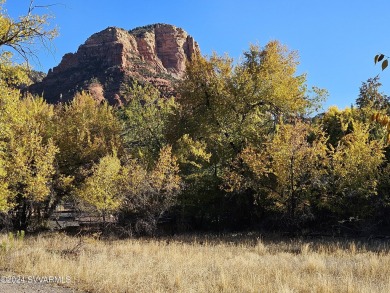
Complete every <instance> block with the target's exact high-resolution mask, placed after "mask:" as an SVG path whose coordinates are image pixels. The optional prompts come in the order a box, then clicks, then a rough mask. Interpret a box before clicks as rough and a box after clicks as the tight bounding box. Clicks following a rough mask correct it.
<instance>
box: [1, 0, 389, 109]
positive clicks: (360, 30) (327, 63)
mask: <svg viewBox="0 0 390 293" xmlns="http://www.w3.org/2000/svg"><path fill="white" fill-rule="evenodd" d="M28 4H29V0H8V1H7V3H6V5H5V7H6V8H7V10H8V13H9V14H10V15H12V16H18V15H21V14H23V13H25V12H26V10H27V7H28ZM35 4H36V5H47V4H56V5H55V6H51V7H50V8H46V9H42V8H41V9H40V10H37V12H42V13H50V14H52V15H53V16H55V18H54V19H53V20H52V23H53V24H54V25H56V26H57V27H58V28H59V33H60V34H59V36H58V37H57V38H56V39H55V40H54V47H55V51H54V52H53V53H52V54H49V53H48V52H47V51H44V50H43V49H42V51H40V53H39V55H38V56H39V59H40V63H41V65H36V66H35V68H36V69H38V70H41V71H45V72H47V70H48V69H49V68H51V67H54V66H56V65H57V64H58V63H59V62H60V61H61V58H62V56H63V55H64V54H65V53H68V52H75V51H77V48H78V46H79V45H81V44H82V43H84V42H85V40H86V39H87V38H88V37H89V36H90V35H91V34H93V33H95V32H98V31H100V30H103V29H105V28H106V27H108V26H117V27H121V28H124V29H132V28H134V27H137V26H142V25H147V24H151V23H158V22H161V23H168V24H173V25H176V26H178V27H182V28H183V29H184V30H186V31H187V32H188V33H189V34H191V35H192V36H193V37H194V38H195V40H196V41H198V43H199V45H200V48H201V51H202V53H203V54H205V55H210V54H211V53H212V52H213V51H215V52H216V53H217V54H224V53H227V54H229V56H231V57H233V58H234V59H238V58H239V57H240V56H241V55H242V52H243V51H244V50H246V49H247V48H248V47H249V45H250V44H251V43H257V44H259V45H261V46H263V45H265V44H266V43H267V42H268V41H270V40H274V39H276V40H279V41H280V42H281V43H283V44H285V45H287V46H288V47H289V49H291V50H297V51H298V52H299V55H300V61H301V64H300V66H299V69H298V71H299V73H303V72H304V73H307V76H308V85H309V86H313V85H315V86H318V87H321V88H325V89H327V90H328V91H329V94H330V96H329V98H328V100H327V101H326V103H325V104H324V108H325V109H326V108H327V107H328V106H330V105H337V106H339V107H340V108H344V107H345V106H349V105H351V103H353V102H354V101H355V99H356V97H357V95H358V93H359V87H360V85H361V83H362V82H363V81H366V80H367V79H368V78H370V77H374V76H375V75H377V74H378V73H380V72H381V70H380V68H379V66H374V63H373V59H374V56H375V54H377V53H379V52H383V53H385V54H387V55H390V16H389V15H390V1H388V0H370V1H368V0H364V1H363V0H327V1H320V0H272V1H271V0H269V1H268V0H267V1H266V0H257V1H256V0H239V1H232V0H208V1H206V0H200V1H199V0H193V1H179V0H173V1H168V0H164V1H163V0H144V1H141V0H138V1H133V0H110V1H104V0H102V1H97V0H35ZM381 82H382V84H383V87H382V91H383V92H384V93H387V94H389V95H390V69H388V70H387V71H385V72H383V73H381Z"/></svg>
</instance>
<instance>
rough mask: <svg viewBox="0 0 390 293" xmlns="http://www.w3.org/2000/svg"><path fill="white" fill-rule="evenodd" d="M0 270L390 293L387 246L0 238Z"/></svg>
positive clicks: (136, 288)
mask: <svg viewBox="0 0 390 293" xmlns="http://www.w3.org/2000/svg"><path fill="white" fill-rule="evenodd" d="M0 245H1V251H0V270H6V271H9V272H13V273H14V274H20V275H34V276H53V275H55V276H70V277H71V282H70V283H69V284H68V286H70V287H73V288H78V289H81V290H84V291H87V292H105V293H106V292H367V293H372V292H390V244H389V243H385V242H369V243H368V242H367V243H361V242H357V241H336V240H332V241H325V240H313V241H308V240H299V239H295V240H280V239H279V240H271V239H268V240H266V239H262V238H261V237H258V236H255V235H250V234H249V235H245V236H242V235H234V234H231V235H228V236H225V237H216V236H179V237H175V238H173V239H129V240H99V239H96V237H95V238H94V237H70V236H66V235H63V234H47V235H40V236H33V237H26V238H25V239H24V240H23V239H19V240H17V239H12V238H11V237H10V236H9V235H1V236H0Z"/></svg>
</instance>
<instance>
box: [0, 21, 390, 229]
mask: <svg viewBox="0 0 390 293" xmlns="http://www.w3.org/2000/svg"><path fill="white" fill-rule="evenodd" d="M0 20H1V22H0V34H1V35H4V37H3V43H0V47H1V46H2V45H10V46H11V47H15V46H16V48H21V47H19V44H21V45H22V44H23V41H24V40H25V39H33V38H34V37H36V36H34V32H36V30H35V31H28V30H27V31H26V33H25V34H26V37H25V39H23V40H18V39H15V38H13V39H12V42H11V41H7V39H5V37H6V35H5V33H4V32H6V31H11V32H12V29H14V30H17V29H20V30H23V29H25V28H24V26H17V27H16V28H13V27H12V22H11V21H10V20H9V19H8V18H7V17H6V16H5V15H1V16H0ZM21 21H22V22H23V21H26V20H25V19H23V18H22V19H21ZM29 21H32V22H35V23H36V24H37V25H40V26H38V27H37V29H39V34H38V35H37V36H38V37H40V38H41V37H43V36H45V35H46V36H47V37H49V38H50V37H51V36H52V35H53V31H50V30H47V31H45V30H44V28H43V27H42V24H44V23H45V21H46V19H45V18H43V19H42V18H32V19H31V17H30V19H29ZM10 27H11V30H10ZM28 34H30V35H28ZM10 42H11V43H10ZM24 52H25V51H24ZM243 56H244V57H243V60H242V61H241V62H238V63H233V60H232V59H231V58H229V57H227V56H224V57H221V56H217V55H213V56H211V57H209V58H206V57H204V56H200V55H198V56H195V57H194V58H193V59H192V60H191V61H189V62H188V64H187V69H186V75H185V77H184V79H183V80H182V81H180V82H178V84H177V85H176V87H177V92H178V93H179V95H178V97H176V98H163V97H161V96H160V94H159V92H158V91H157V90H156V89H155V88H153V87H152V86H150V85H147V84H137V83H133V84H124V85H123V86H122V87H121V88H122V89H123V91H122V100H123V101H124V103H123V105H121V106H120V107H113V106H110V105H108V104H107V103H106V102H105V101H104V100H102V98H101V96H102V95H104V93H102V92H101V91H99V92H98V94H97V93H96V91H92V90H91V91H90V92H82V93H79V94H77V95H76V96H75V97H74V99H73V100H72V101H71V102H70V103H67V104H57V105H50V104H47V103H46V102H45V101H44V100H43V99H42V98H41V97H37V96H32V95H30V94H28V93H22V92H21V90H20V88H21V87H20V86H21V85H22V84H26V83H28V78H27V76H28V72H29V68H28V67H26V66H21V65H16V64H13V63H12V59H11V56H10V53H9V52H7V51H3V53H2V55H1V59H0V211H1V216H2V220H3V221H2V226H7V225H8V226H11V227H12V228H13V229H17V230H34V229H38V228H42V227H45V226H46V225H47V221H48V219H49V218H50V216H51V215H52V213H53V212H54V210H55V209H56V207H57V206H59V205H60V204H62V203H64V202H70V201H71V202H74V203H75V204H76V205H77V206H78V207H79V208H80V209H81V210H88V211H94V212H95V213H98V214H99V215H100V216H101V218H102V221H103V222H106V221H107V219H108V217H114V218H115V221H116V223H117V225H120V226H123V227H126V228H127V229H129V230H131V231H135V232H139V233H154V232H155V231H156V229H157V228H158V223H159V221H160V220H161V219H162V218H169V219H171V221H172V223H171V224H172V225H173V226H174V227H175V228H176V229H177V230H181V231H187V230H194V229H216V230H231V229H258V228H261V229H270V230H273V229H288V230H295V231H303V230H306V229H309V230H312V231H315V230H334V229H335V228H340V227H346V228H348V229H351V231H358V232H362V231H370V232H374V231H379V230H383V229H386V228H388V227H389V224H390V220H389V218H388V213H389V211H390V209H389V203H390V194H389V190H390V179H389V175H390V167H389V164H388V160H389V149H388V147H387V144H388V136H389V135H388V132H389V128H388V126H387V125H388V124H389V121H388V120H387V121H386V117H387V115H388V114H389V113H390V103H389V98H388V96H386V95H384V94H382V93H381V92H380V82H379V79H378V78H374V79H369V80H368V81H367V82H365V83H363V84H362V87H361V89H360V94H359V96H358V97H357V99H356V106H351V107H350V108H346V109H344V110H339V109H337V108H336V107H331V108H330V109H328V110H327V111H326V112H325V113H323V114H320V115H317V116H315V118H311V117H312V116H313V113H315V112H316V111H318V109H319V108H320V106H321V103H322V101H323V100H324V98H326V95H327V93H326V91H325V90H321V89H318V88H312V89H308V87H307V84H306V76H305V75H297V74H296V69H297V66H298V63H299V62H298V56H297V53H296V52H291V51H289V50H288V49H287V48H286V47H285V46H283V45H281V44H280V43H279V42H277V41H272V42H269V43H268V44H267V45H266V46H265V47H262V48H261V47H258V46H251V47H250V48H249V49H248V51H246V52H244V54H243ZM378 117H382V118H381V119H379V118H378ZM383 117H384V118H383ZM378 121H379V122H381V121H382V122H383V121H385V122H386V123H378Z"/></svg>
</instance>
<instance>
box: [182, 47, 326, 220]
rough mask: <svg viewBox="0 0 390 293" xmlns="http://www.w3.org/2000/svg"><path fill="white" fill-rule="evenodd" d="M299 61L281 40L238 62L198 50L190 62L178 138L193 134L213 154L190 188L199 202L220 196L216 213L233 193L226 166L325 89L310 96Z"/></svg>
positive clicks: (303, 109)
mask: <svg viewBox="0 0 390 293" xmlns="http://www.w3.org/2000/svg"><path fill="white" fill-rule="evenodd" d="M297 65H298V59H297V54H296V53H295V52H290V51H289V50H288V49H287V48H286V47H285V46H283V45H281V44H280V43H278V42H276V41H273V42H270V43H268V44H267V45H266V46H265V47H264V48H259V47H258V46H251V47H250V49H249V50H248V51H247V52H245V53H244V59H243V61H242V62H240V63H239V64H238V65H236V66H233V60H232V59H230V58H229V57H227V56H225V57H219V56H217V55H215V54H214V55H213V56H211V57H210V58H208V59H207V58H205V57H202V56H195V57H194V58H193V59H192V60H191V62H189V64H188V66H187V69H186V75H185V78H184V80H183V81H182V82H181V83H180V84H179V87H178V91H179V92H180V99H178V102H179V104H180V106H181V109H182V111H181V118H180V121H179V122H178V128H177V129H178V130H177V134H178V137H177V138H178V139H179V138H180V137H181V136H183V135H188V137H189V138H190V139H191V140H192V141H194V142H195V143H201V144H204V145H205V151H206V153H210V155H211V156H210V158H209V160H208V161H207V162H206V161H204V162H203V163H204V165H203V172H201V173H202V174H204V175H205V176H203V177H202V180H203V184H202V183H201V182H199V181H198V182H197V183H196V184H193V183H190V182H187V183H189V184H190V186H192V188H188V189H187V191H191V192H192V193H193V194H194V196H193V198H197V199H196V200H197V201H198V202H199V199H200V198H199V195H200V194H203V195H204V196H203V201H202V200H201V202H204V203H205V204H204V206H210V207H213V206H214V205H213V203H212V202H213V200H211V202H210V199H212V198H214V199H215V200H214V203H215V206H214V211H210V213H215V211H216V210H217V209H218V208H217V206H222V204H220V203H221V202H224V201H225V200H226V199H228V198H230V199H231V198H232V197H231V196H225V193H224V191H222V190H221V188H220V186H221V185H223V176H224V172H225V171H224V170H225V169H226V168H230V167H229V166H230V165H231V164H232V162H233V161H235V160H236V158H237V156H239V155H240V153H241V151H242V150H243V149H245V147H247V146H248V145H249V144H251V145H258V146H260V145H261V144H262V143H263V142H264V141H265V140H266V138H267V136H268V135H269V134H270V133H273V132H274V131H275V129H276V125H277V124H278V123H279V122H280V121H288V120H290V119H295V118H296V117H301V116H304V115H305V114H306V113H307V112H308V110H309V109H310V108H312V107H314V106H315V105H316V102H317V101H318V100H320V99H321V98H322V97H323V95H324V94H325V92H323V91H317V90H316V94H318V95H317V96H316V97H315V98H314V99H312V98H310V97H309V95H308V92H307V89H306V77H305V75H297V74H296V69H297ZM206 174H207V175H206ZM248 196H249V198H248V199H247V200H244V201H245V204H247V205H249V206H250V205H251V204H250V203H249V202H251V201H252V202H253V200H251V197H252V196H251V195H248ZM189 197H191V196H189ZM201 205H202V204H201ZM235 205H236V203H234V202H231V203H227V206H230V207H232V206H235ZM205 213H209V212H208V211H206V212H205Z"/></svg>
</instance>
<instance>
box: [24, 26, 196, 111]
mask: <svg viewBox="0 0 390 293" xmlns="http://www.w3.org/2000/svg"><path fill="white" fill-rule="evenodd" d="M197 53H199V46H198V44H197V43H196V42H195V41H194V39H193V38H192V37H191V36H190V35H188V34H187V33H186V32H185V31H184V30H183V29H181V28H178V27H175V26H172V25H167V24H154V25H148V26H144V27H139V28H135V29H133V30H130V31H126V30H124V29H121V28H116V27H109V28H107V29H105V30H103V31H101V32H98V33H96V34H93V35H92V36H91V37H89V38H88V39H87V40H86V42H85V43H84V44H83V45H81V46H80V47H79V48H78V50H77V52H76V53H68V54H65V55H64V56H63V58H62V61H61V62H60V64H59V65H58V66H56V67H54V68H53V69H52V70H49V72H48V74H47V76H46V77H45V78H44V79H43V80H42V82H39V83H36V84H34V85H32V86H31V87H30V91H31V92H33V93H38V94H43V96H44V98H45V99H46V100H47V101H49V102H51V103H56V102H59V101H63V102H65V101H68V100H70V99H72V98H73V96H74V94H75V93H76V92H78V91H80V90H87V89H88V87H89V85H90V84H91V83H94V84H95V85H96V83H97V82H98V83H100V84H101V85H102V88H103V90H104V96H105V98H106V99H107V100H108V101H109V102H110V103H112V104H115V103H117V102H118V96H119V97H121V87H122V86H123V84H126V83H127V84H128V83H131V82H132V81H134V80H138V81H140V82H150V83H152V84H153V85H155V86H156V87H158V88H159V89H160V91H161V92H162V93H163V94H166V95H169V94H171V93H172V81H174V80H175V79H180V78H182V77H183V75H184V71H185V66H186V61H187V60H189V59H191V58H192V56H193V55H194V54H197Z"/></svg>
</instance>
